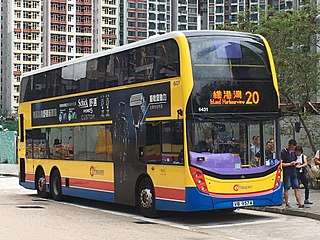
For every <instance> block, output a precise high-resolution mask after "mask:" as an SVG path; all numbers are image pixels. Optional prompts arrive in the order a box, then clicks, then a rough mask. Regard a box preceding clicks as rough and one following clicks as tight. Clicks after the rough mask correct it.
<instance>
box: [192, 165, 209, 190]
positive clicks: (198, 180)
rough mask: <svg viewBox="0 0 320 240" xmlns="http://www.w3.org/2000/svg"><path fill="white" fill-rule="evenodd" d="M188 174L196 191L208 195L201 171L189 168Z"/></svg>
mask: <svg viewBox="0 0 320 240" xmlns="http://www.w3.org/2000/svg"><path fill="white" fill-rule="evenodd" d="M190 172H191V175H192V178H193V181H194V183H195V184H196V186H197V188H198V190H199V191H200V192H203V193H207V194H208V193H209V191H208V188H207V184H206V182H205V180H204V175H203V173H202V171H201V170H199V169H197V168H194V167H190Z"/></svg>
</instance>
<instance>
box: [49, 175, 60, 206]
mask: <svg viewBox="0 0 320 240" xmlns="http://www.w3.org/2000/svg"><path fill="white" fill-rule="evenodd" d="M61 189H62V187H61V176H60V173H59V172H58V171H57V170H55V171H53V173H52V175H51V179H50V192H51V196H52V198H53V199H54V200H56V201H60V200H61V199H62V190H61Z"/></svg>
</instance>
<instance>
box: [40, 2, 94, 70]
mask: <svg viewBox="0 0 320 240" xmlns="http://www.w3.org/2000/svg"><path fill="white" fill-rule="evenodd" d="M43 9H44V14H43V39H44V46H43V53H44V58H43V63H44V66H48V65H52V64H56V63H60V62H64V61H68V60H72V59H74V58H77V57H81V56H85V55H88V54H91V53H92V31H93V27H92V0H68V1H67V0H46V1H44V2H43Z"/></svg>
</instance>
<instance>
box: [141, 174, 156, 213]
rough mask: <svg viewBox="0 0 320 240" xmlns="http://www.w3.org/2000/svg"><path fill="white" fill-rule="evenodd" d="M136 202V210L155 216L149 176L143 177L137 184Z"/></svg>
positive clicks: (152, 190) (153, 194)
mask: <svg viewBox="0 0 320 240" xmlns="http://www.w3.org/2000/svg"><path fill="white" fill-rule="evenodd" d="M137 203H138V210H139V212H140V213H141V214H142V215H143V216H145V217H150V218H152V217H156V206H155V203H156V202H155V193H154V188H153V185H152V182H151V180H150V179H149V178H144V179H143V180H142V181H141V182H140V184H139V188H138V195H137Z"/></svg>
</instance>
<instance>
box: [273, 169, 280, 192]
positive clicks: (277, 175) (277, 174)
mask: <svg viewBox="0 0 320 240" xmlns="http://www.w3.org/2000/svg"><path fill="white" fill-rule="evenodd" d="M281 172H282V168H281V164H279V166H278V169H277V172H276V178H275V181H274V186H273V189H276V188H278V187H279V185H280V182H281Z"/></svg>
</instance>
